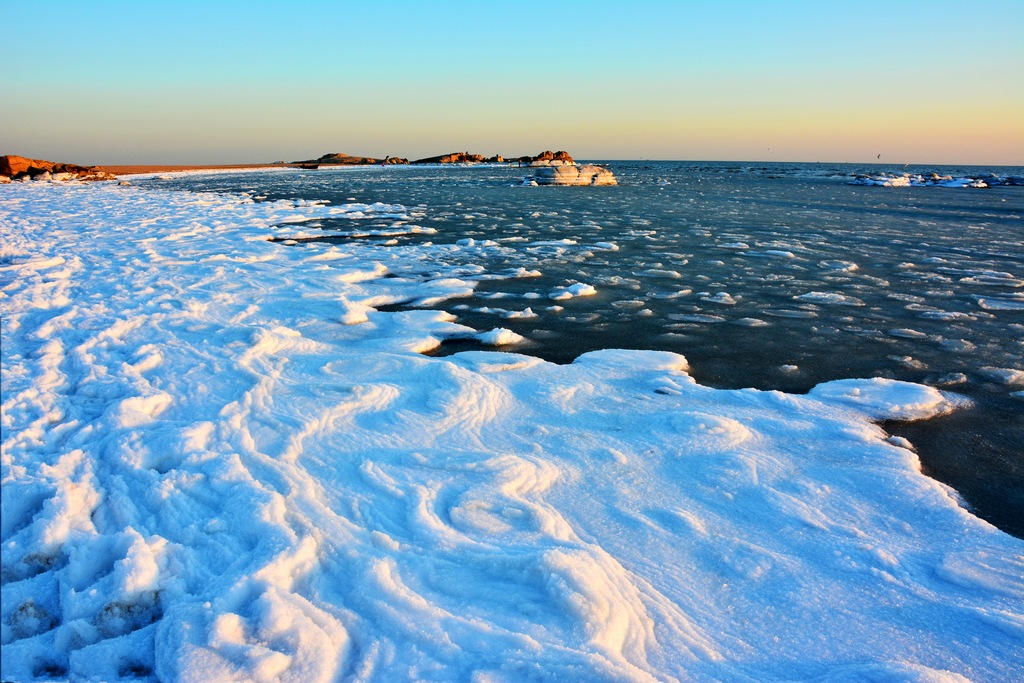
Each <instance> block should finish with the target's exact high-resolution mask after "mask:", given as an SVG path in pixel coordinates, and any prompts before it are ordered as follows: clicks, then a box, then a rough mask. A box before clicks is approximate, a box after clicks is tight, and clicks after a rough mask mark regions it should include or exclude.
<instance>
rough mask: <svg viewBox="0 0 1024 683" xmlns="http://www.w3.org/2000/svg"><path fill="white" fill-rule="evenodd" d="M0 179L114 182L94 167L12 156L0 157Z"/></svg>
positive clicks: (107, 174) (111, 177) (110, 175)
mask: <svg viewBox="0 0 1024 683" xmlns="http://www.w3.org/2000/svg"><path fill="white" fill-rule="evenodd" d="M0 177H2V178H9V179H11V180H26V179H31V180H72V179H76V180H114V178H115V176H114V175H112V174H110V173H107V172H105V171H101V170H99V168H98V167H96V166H79V165H78V164H66V163H62V162H56V161H45V160H43V159H28V158H26V157H19V156H16V155H13V154H8V155H6V156H0ZM0 182H2V181H0Z"/></svg>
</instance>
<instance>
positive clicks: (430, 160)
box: [412, 150, 576, 166]
mask: <svg viewBox="0 0 1024 683" xmlns="http://www.w3.org/2000/svg"><path fill="white" fill-rule="evenodd" d="M412 163H414V164H482V163H488V164H506V163H517V164H519V165H520V166H561V165H566V164H574V163H576V162H574V161H573V160H572V157H571V156H569V153H568V152H564V151H561V150H560V151H558V152H552V151H551V150H548V151H545V152H541V153H540V154H538V155H537V156H524V157H512V158H510V159H508V158H505V157H503V156H502V155H500V154H495V155H494V156H492V157H485V156H484V155H483V154H470V153H469V152H451V153H450V154H441V155H438V156H436V157H426V158H425V159H417V160H416V161H414V162H412Z"/></svg>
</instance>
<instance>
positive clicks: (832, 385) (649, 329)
mask: <svg viewBox="0 0 1024 683" xmlns="http://www.w3.org/2000/svg"><path fill="white" fill-rule="evenodd" d="M609 165H610V166H611V168H612V169H613V170H614V172H615V174H616V176H617V177H618V178H619V182H620V185H619V186H617V187H601V188H560V187H532V186H528V185H524V184H523V182H522V181H523V177H524V176H525V175H526V173H527V170H526V169H520V168H513V167H486V166H478V167H458V168H424V167H388V168H361V169H330V170H321V171H298V170H292V169H276V170H269V171H247V172H241V173H239V172H231V173H205V174H173V175H169V176H149V177H138V178H135V179H133V181H132V185H131V186H119V185H117V184H116V183H95V184H79V183H50V182H32V183H14V184H10V185H6V186H0V314H2V330H0V332H2V350H3V356H2V366H0V369H2V376H0V378H2V388H3V396H2V405H0V408H2V411H0V412H2V418H0V419H2V422H0V424H2V472H0V476H2V487H0V500H2V517H0V521H2V528H0V550H2V596H0V597H2V600H0V626H2V641H0V642H2V657H0V666H2V671H0V678H2V679H3V680H17V681H22V680H35V681H51V680H75V681H79V680H126V681H127V680H135V681H138V680H149V681H174V680H188V681H296V682H298V681H302V682H305V681H396V680H397V681H404V680H410V681H413V680H415V681H421V680H437V681H450V680H465V681H474V682H484V681H509V682H511V681H676V680H678V681H689V680H696V681H704V680H719V681H863V680H870V681H915V682H918V681H919V682H926V681H928V682H932V681H943V682H945V681H958V682H959V681H965V680H969V681H979V682H981V681H991V680H1014V679H1015V678H1019V675H1020V672H1021V671H1022V670H1024V540H1021V538H1020V536H1021V535H1022V525H1021V522H1020V519H1021V516H1022V515H1021V510H1022V503H1021V496H1022V488H1024V487H1022V484H1021V481H1022V475H1021V472H1022V468H1024V464H1022V458H1021V447H1020V444H1021V442H1022V439H1024V429H1022V423H1021V417H1022V413H1024V400H1022V394H1021V391H1022V390H1024V361H1022V355H1024V354H1022V350H1024V347H1022V346H1021V338H1022V336H1024V335H1022V334H1021V332H1022V331H1024V291H1022V290H1024V257H1022V253H1021V251H1022V250H1021V239H1022V234H1024V227H1022V214H1024V188H1022V187H1021V186H1019V185H1014V184H1012V183H1013V182H1016V181H1015V180H1014V178H1018V177H1020V175H1021V174H1022V169H1019V168H1017V169H1006V168H1001V169H973V168H961V169H954V168H949V169H942V168H938V169H932V168H928V169H916V168H913V167H907V168H904V167H898V168H897V167H892V168H887V167H860V168H858V167H851V166H834V165H795V164H777V165H766V164H706V163H668V162H657V163H654V162H651V163H647V162H630V163H626V162H610V163H609ZM933 171H937V172H938V177H939V179H938V180H935V179H933V177H932V176H931V173H932V172H933ZM991 174H995V176H992V175H991ZM946 176H948V178H946ZM853 183H856V184H853ZM1006 183H1011V184H1006ZM982 184H986V185H992V187H987V188H982V187H977V186H978V185H982ZM970 185H974V187H972V186H970Z"/></svg>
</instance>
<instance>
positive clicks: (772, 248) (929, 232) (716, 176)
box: [138, 162, 1024, 537]
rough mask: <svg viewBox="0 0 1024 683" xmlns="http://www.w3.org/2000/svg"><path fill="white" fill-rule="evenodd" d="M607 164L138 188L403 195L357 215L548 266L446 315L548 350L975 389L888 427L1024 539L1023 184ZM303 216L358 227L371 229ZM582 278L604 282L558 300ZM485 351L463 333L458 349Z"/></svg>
mask: <svg viewBox="0 0 1024 683" xmlns="http://www.w3.org/2000/svg"><path fill="white" fill-rule="evenodd" d="M607 165H608V166H609V167H610V168H611V169H612V170H613V171H614V172H615V175H616V176H617V177H618V179H619V183H620V185H619V186H618V187H600V188H573V187H568V188H567V187H524V186H521V185H520V181H521V180H522V178H523V176H524V175H526V174H527V172H528V171H527V169H519V168H514V167H512V168H510V167H470V168H465V167H459V168H437V167H388V168H376V167H375V168H363V169H338V170H326V171H312V172H311V171H305V172H298V171H295V172H274V173H245V174H224V175H209V176H192V177H184V178H181V177H179V178H175V179H164V180H161V179H153V180H146V181H138V184H140V185H146V186H152V187H166V188H171V189H179V188H180V189H191V190H212V191H231V192H239V191H244V192H249V193H250V194H251V195H253V196H255V197H259V198H267V199H277V198H289V199H291V198H304V199H311V200H329V201H330V202H331V203H332V204H345V203H350V202H362V203H375V202H384V203H388V204H400V205H403V206H405V207H406V209H407V210H408V214H407V215H406V216H404V217H403V218H398V219H396V218H387V219H379V218H378V219H371V220H368V221H367V222H364V223H361V224H360V225H359V226H358V227H359V228H360V230H364V231H365V230H373V229H385V228H386V229H394V228H396V227H397V228H404V229H410V228H411V226H419V229H421V232H419V233H416V234H411V233H410V234H405V235H400V236H396V237H394V238H392V239H393V240H394V242H396V243H397V244H398V245H407V244H423V245H429V244H433V245H438V244H456V243H459V242H460V240H461V241H462V242H461V244H462V245H463V246H464V248H462V249H449V250H446V252H445V253H446V258H447V259H448V260H449V261H451V260H452V259H463V260H464V262H465V264H466V265H467V266H470V265H472V266H483V270H484V271H485V272H487V273H509V272H513V271H515V270H517V269H526V270H527V271H539V273H538V274H536V276H534V277H519V278H514V279H490V280H488V279H484V280H481V281H480V284H479V286H478V287H477V289H476V293H475V295H474V296H473V297H471V298H466V299H458V300H449V301H446V302H444V303H443V304H440V305H439V306H438V307H439V308H443V309H444V310H448V311H451V312H452V313H455V314H456V315H457V316H458V318H459V322H461V323H463V324H466V325H469V326H471V327H474V328H477V329H480V330H487V329H491V328H494V327H506V328H509V329H511V330H513V331H515V332H517V333H519V334H521V335H523V336H524V337H526V338H527V339H528V340H529V342H528V343H527V344H525V345H522V346H517V347H515V349H514V350H516V351H518V352H523V353H529V354H533V355H537V356H540V357H543V358H545V359H547V360H550V361H554V362H558V363H567V362H571V361H572V360H573V359H574V358H575V357H577V356H578V355H579V354H581V353H583V352H586V351H591V350H595V349H602V348H635V349H661V350H668V351H675V352H677V353H681V354H683V355H685V356H686V357H687V358H688V359H689V361H690V364H691V374H692V375H693V376H694V377H695V378H696V379H697V380H698V381H699V382H701V383H702V384H706V385H709V386H715V387H722V388H740V387H756V388H760V389H780V390H784V391H788V392H804V391H807V390H808V389H810V388H811V387H813V386H814V385H815V384H817V383H819V382H822V381H827V380H832V379H841V378H849V377H889V378H895V379H901V380H909V381H914V382H923V383H927V384H933V385H936V386H939V387H941V388H942V389H944V390H948V391H953V392H956V393H959V394H961V395H964V396H967V397H969V398H970V399H971V400H972V401H973V402H974V407H972V408H970V409H966V410H961V411H958V412H956V413H955V414H953V415H950V416H947V417H943V418H938V419H934V420H929V421H926V422H923V423H917V424H887V425H886V429H887V430H888V431H890V432H891V433H894V434H897V435H901V436H905V437H907V438H908V439H909V440H910V441H911V442H912V443H913V444H914V445H915V447H916V448H917V450H918V453H919V455H920V457H921V460H922V463H923V465H924V467H925V469H926V471H927V472H928V473H929V474H930V475H932V476H934V477H935V478H937V479H939V480H941V481H943V482H946V483H948V484H950V485H951V486H953V487H954V488H956V489H957V491H959V492H960V494H961V495H962V496H963V497H964V498H965V500H966V501H967V503H968V504H969V505H970V507H971V508H972V509H973V510H974V511H975V512H976V513H977V514H978V515H979V516H980V517H982V518H984V519H986V520H988V521H990V522H991V523H993V524H995V525H996V526H999V527H1000V528H1002V529H1004V530H1006V531H1008V532H1010V533H1013V534H1015V535H1017V536H1021V537H1024V396H1022V395H1021V394H1020V392H1021V391H1022V390H1024V373H1022V374H1020V375H1016V376H1015V375H1014V374H1013V373H1012V372H1007V371H1008V370H1017V371H1024V247H1022V243H1024V187H1020V186H1005V187H993V188H991V189H975V188H945V187H869V186H859V185H852V184H850V182H851V180H853V179H854V175H855V174H856V173H858V172H868V173H872V174H876V173H878V172H879V171H885V170H888V171H895V172H901V173H902V172H903V171H904V169H903V168H902V167H899V168H897V167H892V168H888V167H883V166H864V167H854V166H843V165H819V164H802V165H801V164H774V165H766V164H742V163H699V162H608V163H607ZM907 170H908V171H910V172H915V173H916V172H920V173H926V172H929V173H930V172H931V171H933V170H937V171H938V172H939V173H940V174H946V173H950V174H952V175H954V176H959V175H970V176H972V177H983V176H985V175H987V174H989V173H996V174H999V175H1003V176H1006V175H1020V174H1022V173H1024V169H1021V168H989V169H979V168H937V169H933V168H931V167H929V168H909V169H907ZM370 223H373V224H372V225H371V224H370ZM304 227H305V232H307V233H308V232H310V231H311V230H315V229H320V230H323V232H324V234H326V235H338V234H351V233H352V231H353V221H352V220H351V219H346V218H339V219H337V220H323V221H319V222H318V223H316V224H315V225H308V226H304ZM435 231H436V232H435ZM333 239H334V240H335V241H347V240H348V239H349V238H347V237H339V238H333ZM373 239H378V240H381V241H383V238H373ZM467 240H472V241H467ZM326 241H331V239H327V240H326ZM282 248H287V247H286V246H282ZM467 279H474V278H473V277H472V276H471V275H468V276H467ZM577 283H584V284H588V285H592V286H593V287H594V288H596V290H597V293H596V294H595V295H592V296H578V297H573V298H567V299H564V300H561V299H554V298H552V297H553V296H557V295H558V294H559V293H561V292H564V291H565V290H566V288H569V287H571V286H572V285H573V284H577ZM527 309H528V310H527ZM524 311H525V313H524ZM510 316H512V317H510ZM469 344H470V342H453V343H448V344H446V345H445V346H444V347H443V349H442V351H441V353H452V352H455V351H458V350H463V349H465V348H470V346H469ZM1017 382H1021V383H1017Z"/></svg>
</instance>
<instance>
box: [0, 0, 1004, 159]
mask: <svg viewBox="0 0 1024 683" xmlns="http://www.w3.org/2000/svg"><path fill="white" fill-rule="evenodd" d="M1021 74H1024V1H1022V0H986V2H983V3H968V2H960V1H945V0H932V1H930V2H927V3H907V2H875V1H874V0H860V1H858V2H824V1H822V0H816V1H813V2H810V1H809V2H803V1H800V0H777V1H775V2H764V1H756V2H753V1H751V2H744V1H740V0H734V1H728V0H720V1H717V2H696V1H694V2H688V1H684V0H678V1H676V2H668V1H663V2H647V1H644V0H634V1H632V2H628V3H627V2H624V1H620V2H602V1H600V0H593V1H592V2H577V1H575V0H560V1H558V2H552V1H550V0H548V1H545V2H532V1H531V0H518V1H517V2H489V1H488V2H484V1H481V0H476V1H474V2H454V1H450V2H443V1H438V2H426V1H418V2H414V1H401V0H377V1H375V2H365V1H363V2H341V1H338V2H315V1H312V0H310V1H305V2H304V1H302V0H292V1H291V2H268V1H261V0H247V1H245V2H233V1H229V0H222V1H220V2H218V1H216V0H207V1H204V2H191V1H189V0H176V1H174V2H169V1H168V2H165V1H161V0H146V1H145V2H139V1H137V0H136V1H135V2H118V1H113V0H110V1H102V2H81V1H76V2H58V1H47V0H38V1H35V0H33V1H28V0H0V102H2V103H3V104H2V105H0V154H19V155H22V156H29V157H34V158H43V159H50V160H56V161H70V162H74V163H81V164H108V165H109V164H132V163H167V164H177V163H262V162H272V161H277V160H285V161H292V160H297V159H307V158H314V157H318V156H320V155H322V154H325V153H328V152H344V153H348V154H357V155H365V156H379V157H383V156H386V155H391V156H402V157H408V158H418V157H425V156H432V155H436V154H442V153H447V152H452V151H470V152H475V153H480V154H487V155H491V154H504V155H506V156H519V155H523V154H536V153H537V152H539V151H541V150H544V149H565V150H568V151H569V152H570V153H571V154H573V156H575V157H576V158H580V159H692V160H697V159H700V160H746V161H829V162H867V161H875V160H877V159H878V158H879V157H878V155H881V161H882V162H889V163H946V164H984V165H1021V164H1024V77H1022V76H1021Z"/></svg>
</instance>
